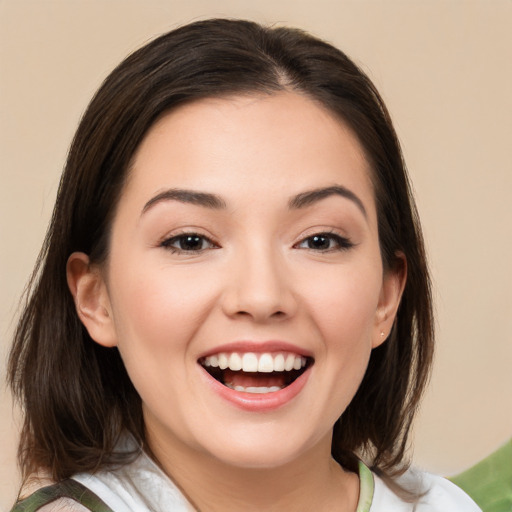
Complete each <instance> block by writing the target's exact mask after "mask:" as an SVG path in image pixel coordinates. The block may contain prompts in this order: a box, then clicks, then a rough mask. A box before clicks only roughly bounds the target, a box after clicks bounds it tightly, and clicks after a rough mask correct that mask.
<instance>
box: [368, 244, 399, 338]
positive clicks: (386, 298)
mask: <svg viewBox="0 0 512 512" xmlns="http://www.w3.org/2000/svg"><path fill="white" fill-rule="evenodd" d="M395 257H396V260H395V264H394V265H393V267H392V268H389V269H386V270H385V271H384V276H383V278H382V289H381V292H380V297H379V304H378V306H377V312H376V315H375V327H374V333H373V343H372V348H375V347H378V346H379V345H381V344H382V343H384V341H386V339H387V338H388V337H389V334H390V332H391V329H392V328H393V324H394V322H395V318H396V314H397V311H398V306H399V305H400V300H401V299H402V293H403V291H404V288H405V283H406V281H407V259H406V258H405V255H404V254H403V253H402V252H398V253H397V254H396V256H395Z"/></svg>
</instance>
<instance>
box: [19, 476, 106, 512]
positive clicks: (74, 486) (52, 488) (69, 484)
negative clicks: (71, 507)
mask: <svg viewBox="0 0 512 512" xmlns="http://www.w3.org/2000/svg"><path fill="white" fill-rule="evenodd" d="M59 498H71V499H72V500H74V501H76V502H78V503H80V505H83V506H84V507H85V508H86V509H88V510H91V512H114V511H113V510H112V509H111V508H110V507H109V506H108V505H106V504H105V503H104V502H103V501H102V500H101V499H100V498H98V496H96V494H94V493H93V492H92V491H91V490H89V489H87V487H85V486H83V485H82V484H81V483H80V482H77V481H76V480H71V479H68V480H63V481H62V482H59V483H56V484H54V485H49V486H48V487H43V488H41V489H38V490H37V491H36V492H34V494H31V495H30V496H29V497H28V498H25V499H24V500H20V501H18V502H17V503H16V505H14V507H13V508H12V510H11V512H35V511H36V510H39V509H40V508H41V507H43V506H44V505H47V504H48V503H51V502H52V501H55V500H58V499H59Z"/></svg>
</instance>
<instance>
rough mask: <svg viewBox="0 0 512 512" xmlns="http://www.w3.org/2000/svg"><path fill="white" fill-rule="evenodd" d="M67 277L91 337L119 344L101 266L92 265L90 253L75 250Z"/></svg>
mask: <svg viewBox="0 0 512 512" xmlns="http://www.w3.org/2000/svg"><path fill="white" fill-rule="evenodd" d="M66 276H67V280H68V287H69V290H70V291H71V294H72V295H73V299H74V301H75V306H76V311H77V313H78V317H79V318H80V320H81V322H82V323H83V324H84V326H85V328H86V329H87V331H88V332H89V335H90V336H91V338H92V339H93V340H94V341H96V342H97V343H99V344H100V345H103V346H105V347H114V346H116V345H117V337H116V332H115V325H114V319H113V316H112V309H111V306H110V298H109V295H108V290H107V286H106V284H105V281H104V278H103V276H102V273H101V271H100V269H99V267H98V266H95V265H91V263H90V261H89V256H87V254H84V253H83V252H74V253H73V254H71V256H70V257H69V258H68V263H67V267H66Z"/></svg>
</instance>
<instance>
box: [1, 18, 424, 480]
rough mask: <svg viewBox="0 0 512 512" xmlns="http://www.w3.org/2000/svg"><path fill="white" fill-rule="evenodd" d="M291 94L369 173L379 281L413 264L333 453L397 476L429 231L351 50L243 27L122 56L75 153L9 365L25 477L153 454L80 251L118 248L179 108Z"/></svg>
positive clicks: (97, 258) (413, 401)
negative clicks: (157, 133) (81, 305)
mask: <svg viewBox="0 0 512 512" xmlns="http://www.w3.org/2000/svg"><path fill="white" fill-rule="evenodd" d="M286 90H288V91H296V92H298V93H300V94H304V95H306V96H308V97H310V98H312V99H313V100H315V101H317V102H318V103H319V104H321V105H322V106H323V107H324V108H326V109H327V110H329V111H330V112H332V113H333V114H335V115H336V116H338V117H339V118H340V119H342V120H343V121H344V122H345V123H347V125H348V126H349V127H350V128H351V129H352V130H353V132H354V133H355V134H356V136H357V137H358V139H359V141H360V142H361V144H362V146H363V148H364V150H365V153H366V156H367V158H368V161H369V162H370V164H371V168H372V180H373V185H374V189H375V200H376V205H377V214H378V228H379V238H380V247H381V253H382V259H383V263H384V268H385V269H386V268H387V269H389V268H393V267H394V266H395V265H397V264H398V258H397V254H398V253H399V252H401V253H403V254H404V255H405V257H406V260H407V283H406V287H405V290H404V294H403V298H402V301H401V306H400V309H399V313H398V317H397V319H396V322H395V326H394V329H393V331H392V334H391V336H390V337H389V339H388V340H387V341H386V342H385V343H384V344H382V345H381V346H380V347H378V348H376V349H374V350H373V352H372V355H371V358H370V363H369V367H368V369H367V372H366V375H365V377H364V379H363V382H362V384H361V386H360V388H359V390H358V392H357V394H356V396H355V397H354V399H353V401H352V402H351V404H350V405H349V407H348V408H347V410H346V411H345V412H344V413H343V415H342V416H341V418H340V419H339V420H338V421H337V423H336V425H335V427H334V438H333V442H332V454H333V456H334V458H335V459H336V460H337V461H338V462H339V463H340V464H342V465H343V466H345V467H346V468H348V469H355V461H356V457H357V456H364V458H365V460H366V461H367V462H369V463H370V464H371V465H372V467H373V469H374V470H376V471H380V472H381V473H384V474H387V475H393V474H395V473H397V472H399V471H400V470H401V469H402V467H403V465H404V453H405V449H406V446H407V438H408V433H409V429H410V426H411V422H412V419H413V416H414V413H415V411H416V408H417V406H418V403H419V400H420V396H421V394H422V391H423V389H424V387H425V385H426V382H427V380H428V376H429V371H430V366H431V361H432V353H433V318H432V304H431V293H430V281H429V275H428V269H427V265H426V259H425V252H424V247H423V242H422V235H421V230H420V226H419V222H418V218H417V214H416V209H415V206H414V201H413V198H412V195H411V191H410V187H409V184H408V178H407V174H406V170H405V165H404V163H403V159H402V155H401V150H400V146H399V142H398V140H397V137H396V134H395V131H394V129H393V126H392V123H391V120H390V117H389V115H388V112H387V110H386V107H385V106H384V104H383V101H382V99H381V98H380V96H379V94H378V92H377V91H376V89H375V87H374V86H373V84H372V83H371V81H370V80H369V79H368V77H367V76H366V75H365V74H364V73H363V72H362V71H361V70H360V69H359V68H358V67H357V66H356V65H355V64H354V63H353V62H352V61H351V60H350V59H349V58H348V57H347V56H346V55H344V54H343V53H342V52H341V51H339V50H337V49H336V48H334V47H333V46H331V45H329V44H327V43H325V42H323V41H321V40H319V39H316V38H314V37H312V36H310V35H308V34H306V33H304V32H302V31H299V30H296V29H290V28H281V27H278V28H267V27H262V26H260V25H258V24H256V23H253V22H249V21H242V20H227V19H212V20H206V21H200V22H196V23H193V24H190V25H186V26H183V27H181V28H178V29H176V30H174V31H172V32H169V33H168V34H165V35H163V36H160V37H159V38H157V39H155V40H154V41H152V42H150V43H149V44H147V45H146V46H144V47H143V48H141V49H139V50H138V51H136V52H135V53H133V54H132V55H130V56H129V57H128V58H126V59H125V60H124V61H123V62H122V63H121V64H120V65H119V66H118V67H117V68H116V69H115V70H114V71H113V72H112V73H111V74H110V75H109V76H108V77H107V79H106V80H105V82H104V83H103V85H102V86H101V87H100V89H99V90H98V92H97V93H96V95H95V96H94V98H93V100H92V101H91V103H90V105H89V107H88V109H87V110H86V112H85V114H84V116H83V118H82V120H81V122H80V124H79V127H78V130H77V132H76V135H75V138H74V140H73V143H72V145H71V148H70V152H69V155H68V160H67V164H66V167H65V170H64V173H63V176H62V179H61V183H60V187H59V191H58V196H57V201H56V205H55V209H54V213H53V217H52V220H51V223H50V226H49V229H48V232H47V235H46V239H45V242H44V245H43V248H42V250H41V253H40V255H39V258H38V260H37V264H36V268H35V270H34V274H33V276H32V278H31V281H30V284H29V287H28V290H27V301H26V305H25V307H24V310H23V311H22V315H21V318H20V320H19V323H18V326H17V330H16V332H15V338H14V344H13V347H12V350H11V354H10V359H9V373H8V378H9V382H10V385H11V387H12V389H13V391H14V393H15V395H16V397H17V399H18V400H19V401H20V403H21V405H22V406H23V409H24V414H25V416H24V425H23V429H22V433H21V441H20V447H19V462H20V465H21V468H22V473H23V477H24V479H26V478H28V477H29V476H30V475H31V474H33V473H35V472H37V471H38V470H44V471H47V472H48V473H49V474H50V475H51V476H52V477H53V478H54V479H56V480H60V479H63V478H67V477H69V476H70V475H72V474H74V473H76V472H83V471H94V470H96V469H99V468H103V467H108V466H110V465H115V464H122V463H124V462H127V461H128V459H127V457H129V455H126V454H124V455H121V454H118V453H116V452H115V445H116V443H117V441H118V439H119V437H120V435H121V434H122V433H123V432H125V431H128V432H130V433H131V434H132V435H133V436H134V437H135V438H136V439H137V440H138V441H139V442H140V443H141V445H143V444H144V441H145V432H144V424H143V418H142V407H141V400H140V398H139V396H138V394H137V392H136V391H135V389H134V387H133V385H132V384H131V382H130V379H129V378H128V375H127V373H126V370H125V368H124V366H123V363H122V361H121V357H120V355H119V353H118V351H117V349H116V348H105V347H102V346H100V345H98V344H97V343H95V342H94V341H93V340H92V339H91V338H90V336H89V335H88V333H87V331H86V329H85V328H84V326H83V325H82V324H81V322H80V321H79V319H78V316H77V313H76V310H75V305H74V302H73V299H72V296H71V293H70V292H69V290H68V286H67V282H66V262H67V259H68V257H69V256H70V254H71V253H72V252H74V251H82V252H85V253H87V254H88V255H89V256H90V258H91V261H92V262H94V263H100V264H101V263H102V262H104V261H105V260H106V259H107V257H108V251H109V234H110V227H111V223H112V219H113V216H114V213H115V208H116V205H117V202H118V200H119V197H120V194H121V193H122V189H123V184H124V182H125V180H126V178H127V175H128V173H129V172H130V163H131V160H132V158H133V155H134V153H135V151H136V149H137V148H138V146H139V144H140V143H141V141H142V139H143V138H144V135H145V134H146V133H147V131H148V129H149V128H150V127H151V126H152V125H153V124H154V123H155V121H156V120H157V119H158V118H160V117H161V116H162V115H163V114H165V113H166V112H168V111H169V110H171V109H173V108H176V107H177V106H179V105H181V104H184V103H186V102H192V101H195V100H198V99H201V98H206V97H215V96H225V95H232V94H272V93H275V92H278V91H286Z"/></svg>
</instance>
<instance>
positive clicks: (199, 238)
mask: <svg viewBox="0 0 512 512" xmlns="http://www.w3.org/2000/svg"><path fill="white" fill-rule="evenodd" d="M187 239H188V240H189V242H190V241H192V239H194V240H193V242H194V243H200V244H201V247H199V248H196V249H190V248H189V249H185V248H183V247H176V246H175V245H173V244H181V243H183V242H185V241H186V240H187ZM315 239H316V241H320V242H321V241H322V240H327V241H328V242H329V247H327V248H319V247H311V246H309V247H301V246H302V245H303V244H306V243H311V242H313V243H314V241H315ZM205 244H206V245H207V247H204V245H205ZM332 244H334V246H332ZM160 245H161V247H164V248H165V249H168V250H169V251H171V252H172V253H177V254H193V253H201V252H203V251H206V250H208V249H218V248H219V246H218V245H217V244H216V243H215V242H213V241H212V240H211V239H210V238H208V237H207V236H204V235H200V234H198V233H192V232H191V233H180V234H179V235H174V236H172V237H170V238H168V239H166V240H164V241H163V242H162V243H161V244H160ZM293 247H294V248H296V249H301V248H302V249H307V250H309V251H313V252H319V253H328V252H336V251H347V250H349V249H351V248H352V247H354V244H353V243H352V242H351V241H350V240H349V239H348V238H345V237H342V236H340V235H338V234H336V233H332V232H331V233H329V232H322V233H314V234H313V235H310V236H308V237H306V238H303V239H302V240H301V241H300V242H298V243H296V244H295V245H294V246H293Z"/></svg>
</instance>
